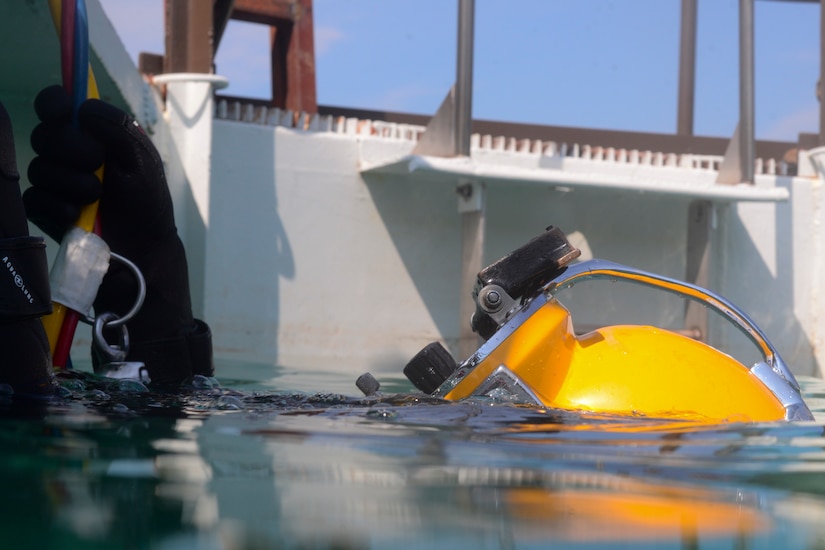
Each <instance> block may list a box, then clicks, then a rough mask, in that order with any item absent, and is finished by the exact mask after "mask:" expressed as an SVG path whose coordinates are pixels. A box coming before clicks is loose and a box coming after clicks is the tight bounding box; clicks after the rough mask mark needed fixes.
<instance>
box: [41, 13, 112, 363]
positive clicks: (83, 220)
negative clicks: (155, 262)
mask: <svg viewBox="0 0 825 550" xmlns="http://www.w3.org/2000/svg"><path fill="white" fill-rule="evenodd" d="M67 6H68V7H69V8H70V9H75V10H76V11H79V10H77V7H78V6H79V7H80V8H81V9H82V15H83V17H84V20H83V24H85V5H84V4H83V0H79V1H77V2H76V3H75V2H74V1H72V2H66V1H61V0H49V8H50V9H51V14H52V19H53V21H54V25H55V29H56V30H57V35H58V38H60V41H61V47H62V46H63V45H64V44H66V43H67V42H74V43H75V44H74V45H75V47H77V44H76V42H77V40H73V41H70V40H69V38H70V37H69V36H64V33H65V32H66V29H63V26H64V24H65V21H64V17H63V15H64V7H67ZM73 15H74V17H73V18H72V19H74V18H75V17H77V13H74V14H73ZM75 28H77V27H76V26H75ZM70 32H71V30H70ZM71 38H75V37H74V36H71ZM83 38H85V37H83ZM81 46H82V47H84V48H86V49H87V50H88V40H87V39H86V43H85V44H81ZM66 62H67V59H66V57H65V56H63V64H64V77H65V75H66V71H65V68H66V67H65V64H66ZM84 64H85V67H80V66H75V67H72V69H73V71H71V72H73V73H74V74H75V75H84V74H85V75H87V76H86V80H87V86H86V90H87V91H86V94H85V95H86V97H85V98H83V99H86V98H95V99H96V98H99V97H100V94H99V92H98V88H97V82H96V80H95V77H94V73H93V72H92V68H91V66H89V63H88V59H87V60H86V61H85V63H84ZM81 78H82V76H81ZM66 85H67V82H65V78H64V86H66ZM69 91H70V92H71V91H72V90H71V89H70V90H69ZM74 99H75V104H76V105H78V104H79V101H77V99H78V98H74ZM95 175H96V176H97V177H98V179H99V180H100V181H103V166H101V167H100V168H98V170H97V171H96V172H95ZM97 209H98V203H97V202H95V203H92V204H89V205H87V206H85V207H84V208H83V209H82V210H81V213H80V217H79V218H78V219H77V222H76V223H75V225H76V226H77V227H79V228H81V229H83V230H84V231H87V232H90V233H91V232H92V231H93V230H94V229H95V220H96V218H97ZM52 306H53V311H52V313H51V314H50V315H48V316H46V317H44V318H43V326H44V328H45V329H46V336H47V337H48V339H49V348H50V350H51V353H52V358H53V365H54V366H55V368H65V367H66V364H67V361H68V355H69V348H71V342H72V339H73V337H74V332H75V327H76V326H77V321H78V320H79V313H78V312H75V311H73V310H71V309H69V308H68V307H66V306H65V305H63V304H61V303H58V302H54V303H53V304H52ZM83 313H84V314H85V312H83Z"/></svg>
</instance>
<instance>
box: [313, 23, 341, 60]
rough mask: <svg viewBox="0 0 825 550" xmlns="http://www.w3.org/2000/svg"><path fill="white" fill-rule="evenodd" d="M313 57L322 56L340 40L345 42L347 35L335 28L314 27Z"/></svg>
mask: <svg viewBox="0 0 825 550" xmlns="http://www.w3.org/2000/svg"><path fill="white" fill-rule="evenodd" d="M314 36H315V55H316V56H319V55H324V54H325V53H326V52H328V51H329V50H330V48H332V45H333V44H335V43H336V42H340V41H341V40H345V39H346V38H347V35H346V34H345V33H344V32H343V31H342V30H340V29H336V28H335V27H315V29H314Z"/></svg>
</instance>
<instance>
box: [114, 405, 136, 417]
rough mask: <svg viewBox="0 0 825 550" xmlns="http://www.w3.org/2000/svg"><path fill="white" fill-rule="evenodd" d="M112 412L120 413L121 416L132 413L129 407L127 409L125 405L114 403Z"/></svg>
mask: <svg viewBox="0 0 825 550" xmlns="http://www.w3.org/2000/svg"><path fill="white" fill-rule="evenodd" d="M112 411H113V412H116V413H122V414H126V413H130V412H132V410H131V409H130V408H129V407H127V406H126V405H124V404H123V403H115V404H114V405H113V406H112Z"/></svg>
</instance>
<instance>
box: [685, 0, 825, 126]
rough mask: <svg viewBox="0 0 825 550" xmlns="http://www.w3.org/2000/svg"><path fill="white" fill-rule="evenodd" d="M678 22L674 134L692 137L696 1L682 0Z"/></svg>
mask: <svg viewBox="0 0 825 550" xmlns="http://www.w3.org/2000/svg"><path fill="white" fill-rule="evenodd" d="M822 1H823V2H825V0H822ZM679 22H680V27H681V31H680V36H679V106H678V114H677V117H676V133H677V134H679V135H680V136H692V135H693V106H694V91H695V89H696V0H682V14H681V17H680V19H679Z"/></svg>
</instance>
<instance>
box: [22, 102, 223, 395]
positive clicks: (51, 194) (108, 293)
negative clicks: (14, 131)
mask: <svg viewBox="0 0 825 550" xmlns="http://www.w3.org/2000/svg"><path fill="white" fill-rule="evenodd" d="M35 111H36V112H37V116H38V118H39V119H40V120H41V123H40V124H39V125H38V126H37V127H36V128H35V129H34V131H33V132H32V137H31V141H32V148H33V149H34V151H35V153H37V155H38V156H37V157H36V158H35V159H33V160H32V162H31V164H30V165H29V172H28V175H29V180H30V182H31V184H32V187H31V188H30V189H27V190H26V192H25V193H24V194H23V201H24V204H25V207H26V213H27V215H28V217H29V219H30V220H31V221H32V222H33V223H35V224H36V225H37V226H38V227H40V228H41V229H43V231H45V232H46V233H47V234H48V235H50V236H51V237H52V238H54V239H56V240H58V241H59V240H61V239H62V237H63V234H64V233H65V232H66V230H67V229H69V228H70V227H71V226H72V225H73V224H74V222H75V220H76V219H77V216H78V215H79V213H80V209H81V208H82V207H83V206H84V205H86V204H89V203H92V202H94V201H95V200H98V199H99V200H100V205H99V220H100V228H101V231H100V235H101V237H102V238H103V240H105V241H106V243H107V244H108V245H109V247H110V248H111V250H112V252H116V253H118V254H120V255H122V256H124V257H125V258H127V259H129V260H131V261H133V262H134V263H135V264H137V266H138V267H139V268H140V269H141V271H142V272H143V275H144V277H145V279H146V285H147V295H146V300H145V302H144V304H143V307H142V308H141V310H140V312H139V313H138V314H137V316H135V318H134V319H133V320H131V321H130V322H129V323H127V327H128V329H129V335H130V338H131V342H132V345H131V350H130V354H129V357H128V358H129V359H134V360H142V361H144V362H146V366H147V368H148V369H149V374H150V376H151V378H152V380H153V381H158V382H174V381H180V380H182V379H184V378H186V377H187V376H189V375H191V374H192V373H197V374H206V375H211V374H212V373H213V367H212V362H211V348H210V350H209V353H208V355H209V360H208V364H207V365H203V364H197V365H189V364H188V363H189V362H188V361H184V359H183V358H181V357H174V358H173V357H171V356H172V355H180V354H183V355H186V353H188V344H187V340H188V339H190V337H191V336H192V335H194V334H200V333H204V334H205V335H206V336H208V328H206V327H205V325H203V324H202V323H199V322H196V321H195V320H194V319H193V317H192V306H191V302H190V295H189V279H188V271H187V263H186V254H185V252H184V249H183V244H182V243H181V241H180V239H179V238H178V234H177V230H176V228H175V220H174V212H173V208H172V199H171V196H170V194H169V188H168V187H167V185H166V177H165V174H164V170H163V163H162V161H161V158H160V155H159V154H158V151H157V149H156V148H155V147H154V145H153V144H152V142H151V140H150V139H149V137H148V136H147V135H146V134H145V133H144V132H143V130H142V129H141V128H140V126H138V124H137V122H136V121H135V120H134V119H133V118H132V117H130V116H129V115H127V114H126V113H124V112H123V111H121V110H120V109H118V108H117V107H114V106H113V105H110V104H108V103H105V102H103V101H100V100H95V99H90V100H87V101H85V102H83V104H82V105H81V106H80V109H79V111H78V116H77V126H74V125H73V124H72V115H71V112H72V105H71V100H70V98H69V95H68V94H67V93H66V92H65V91H64V90H63V88H61V87H59V86H54V87H50V88H46V89H45V90H43V91H42V92H41V93H40V94H38V96H37V98H36V100H35ZM101 164H103V165H104V168H103V182H102V184H101V183H100V181H98V179H97V177H96V176H95V175H94V173H93V172H94V171H95V170H96V169H98V168H99V167H100V166H101ZM136 296H137V283H136V281H135V279H134V277H133V275H132V273H131V272H129V271H128V270H127V269H126V268H125V267H123V266H121V265H120V264H119V263H117V262H112V265H111V267H110V269H109V272H108V273H107V275H106V277H105V278H104V279H103V283H102V285H101V287H100V290H99V291H98V295H97V299H96V300H95V302H94V308H95V312H96V313H98V314H99V313H103V312H113V313H115V314H118V315H123V314H124V313H126V312H127V311H128V310H129V309H130V308H131V306H132V304H133V303H134V301H135V298H136ZM170 346H171V347H174V348H175V350H173V351H170V350H169V349H167V348H169V347H170ZM184 352H186V353H184ZM163 355H169V356H170V357H168V358H167V357H163ZM201 355H203V354H201ZM181 361H183V362H184V363H186V365H185V366H184V365H178V364H179V363H181ZM203 361H204V358H203V357H199V358H198V362H203ZM172 362H174V363H176V364H169V363H172ZM159 365H164V366H163V368H158V366H159Z"/></svg>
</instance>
